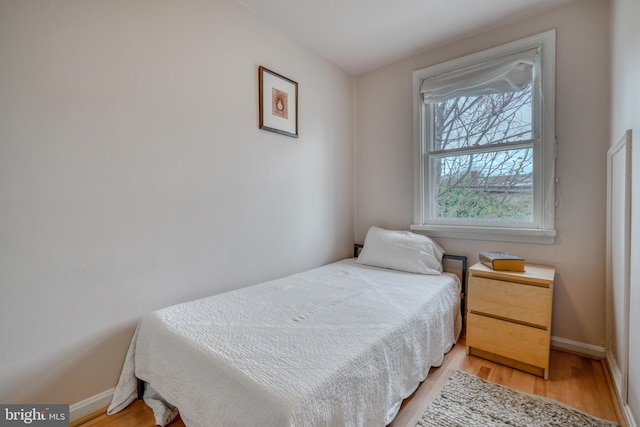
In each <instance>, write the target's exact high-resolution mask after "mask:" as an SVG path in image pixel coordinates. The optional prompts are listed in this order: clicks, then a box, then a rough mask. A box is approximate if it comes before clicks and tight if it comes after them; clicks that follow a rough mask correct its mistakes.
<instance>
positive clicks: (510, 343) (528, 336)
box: [467, 313, 551, 370]
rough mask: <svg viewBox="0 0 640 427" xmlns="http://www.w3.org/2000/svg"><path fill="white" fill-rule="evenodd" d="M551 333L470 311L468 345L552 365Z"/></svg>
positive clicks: (539, 364) (530, 361)
mask: <svg viewBox="0 0 640 427" xmlns="http://www.w3.org/2000/svg"><path fill="white" fill-rule="evenodd" d="M550 341H551V332H550V331H548V330H544V329H537V328H533V327H530V326H525V325H520V324H517V323H511V322H506V321H504V320H499V319H493V318H491V317H485V316H481V315H477V314H473V313H469V314H468V324H467V346H468V347H474V348H478V349H480V350H484V351H486V352H489V353H493V354H497V355H499V356H503V357H507V358H509V359H514V360H518V361H521V362H524V363H528V364H530V365H533V366H538V367H541V368H543V369H545V370H546V369H548V368H549V344H550Z"/></svg>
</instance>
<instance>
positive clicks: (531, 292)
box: [468, 277, 553, 328]
mask: <svg viewBox="0 0 640 427" xmlns="http://www.w3.org/2000/svg"><path fill="white" fill-rule="evenodd" d="M468 294H469V299H468V301H469V302H468V304H469V307H468V310H469V311H471V312H474V313H483V314H488V315H491V316H495V317H500V318H503V319H508V320H513V321H516V322H521V323H526V324H530V325H536V326H539V327H543V328H548V327H549V326H550V325H551V312H552V310H551V308H552V303H553V289H552V288H549V287H543V286H535V285H525V284H522V283H514V282H506V281H502V280H493V279H487V278H484V277H473V278H472V280H471V282H470V285H469V289H468Z"/></svg>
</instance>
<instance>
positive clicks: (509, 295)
mask: <svg viewBox="0 0 640 427" xmlns="http://www.w3.org/2000/svg"><path fill="white" fill-rule="evenodd" d="M554 276H555V268H553V267H549V266H544V265H532V264H526V266H525V272H524V273H515V272H510V271H497V270H492V269H490V268H488V267H486V266H484V265H483V264H481V263H478V264H476V265H474V266H473V267H471V268H469V284H468V289H467V295H468V300H467V354H471V355H474V356H479V357H482V358H485V359H489V360H492V361H494V362H498V363H501V364H503V365H508V366H511V367H513V368H516V369H520V370H522V371H526V372H530V373H532V374H535V375H538V376H541V377H544V379H549V350H550V346H551V311H552V307H553V280H554Z"/></svg>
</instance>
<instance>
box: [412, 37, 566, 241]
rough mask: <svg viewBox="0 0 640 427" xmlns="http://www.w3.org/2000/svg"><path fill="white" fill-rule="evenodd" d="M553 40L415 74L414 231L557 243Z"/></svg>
mask: <svg viewBox="0 0 640 427" xmlns="http://www.w3.org/2000/svg"><path fill="white" fill-rule="evenodd" d="M554 60H555V31H548V32H546V33H543V34H539V35H536V36H532V37H529V38H527V39H523V40H519V41H516V42H513V43H509V44H507V45H503V46H499V47H497V48H493V49H490V50H487V51H482V52H479V53H476V54H473V55H469V56H466V57H463V58H459V59H456V60H453V61H449V62H446V63H443V64H439V65H436V66H433V67H428V68H425V69H422V70H418V71H416V72H414V73H413V87H414V96H415V101H414V122H415V123H414V127H415V130H414V132H415V144H416V149H415V157H416V160H415V172H414V174H415V190H414V191H415V197H414V199H415V202H414V204H415V208H414V217H415V218H414V225H412V229H414V230H423V231H427V232H428V233H429V234H430V235H432V236H436V237H454V238H468V239H483V240H503V241H518V242H534V243H553V241H554V238H555V229H554V210H555V209H554V196H555V178H554V167H555V164H554V163H555V158H554V157H555V136H554V130H553V129H554V104H555V101H554V80H555V77H554V70H555V63H554Z"/></svg>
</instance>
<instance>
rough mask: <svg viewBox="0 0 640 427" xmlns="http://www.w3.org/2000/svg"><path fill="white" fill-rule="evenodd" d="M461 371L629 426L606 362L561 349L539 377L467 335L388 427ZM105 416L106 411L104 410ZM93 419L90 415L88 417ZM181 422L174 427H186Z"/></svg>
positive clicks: (104, 420)
mask: <svg viewBox="0 0 640 427" xmlns="http://www.w3.org/2000/svg"><path fill="white" fill-rule="evenodd" d="M456 369H460V370H463V371H466V372H469V373H471V374H474V375H477V376H479V377H481V378H484V379H487V380H489V381H492V382H495V383H498V384H502V385H505V386H508V387H512V388H514V389H517V390H521V391H524V392H527V393H531V394H537V395H541V396H546V397H549V398H552V399H555V400H558V401H560V402H563V403H565V404H567V405H570V406H572V407H574V408H577V409H580V410H582V411H585V412H588V413H590V414H592V415H595V416H597V417H600V418H604V419H607V420H612V421H617V422H618V423H619V424H620V425H621V426H624V420H623V419H622V416H620V415H619V414H620V412H619V408H618V405H617V404H615V403H614V400H613V398H612V388H611V385H610V381H609V378H608V374H607V372H606V367H605V365H604V362H602V361H600V360H594V359H589V358H585V357H581V356H578V355H575V354H570V353H565V352H562V351H558V350H552V351H551V368H550V373H549V380H548V381H545V380H544V379H542V378H538V377H535V376H533V375H531V374H527V373H524V372H520V371H517V370H514V369H511V368H507V367H506V366H502V365H498V364H496V363H493V362H489V361H486V360H484V359H480V358H477V357H474V356H467V354H466V348H465V341H464V337H462V338H461V339H460V341H459V342H458V343H457V344H456V345H455V347H454V348H453V349H452V350H451V351H450V352H449V353H448V354H447V355H446V357H445V360H444V363H443V365H442V366H441V367H439V368H433V369H431V372H430V373H429V376H428V377H427V379H426V380H425V381H424V382H423V383H422V384H421V385H420V387H418V389H417V390H416V391H415V393H414V394H413V395H412V396H410V397H409V398H408V399H406V400H405V401H404V403H403V405H402V407H401V409H400V412H399V413H398V415H397V416H396V418H395V420H394V421H393V422H392V423H391V424H390V425H389V427H407V426H411V427H415V425H416V422H417V420H418V418H419V417H420V415H422V412H423V410H424V408H425V407H426V406H427V405H428V404H429V403H430V402H431V401H433V400H434V399H435V398H436V396H437V395H438V392H439V391H440V389H441V388H442V386H443V385H444V383H445V382H446V380H447V379H448V378H449V376H451V374H452V373H453V372H454V371H455V370H456ZM103 412H104V411H103ZM96 415H97V417H95V415H94V417H95V418H93V419H90V420H89V421H85V422H82V421H80V422H76V423H72V426H74V427H75V426H82V427H103V426H104V427H107V426H108V427H146V426H154V425H155V424H154V419H153V414H152V412H151V410H150V409H149V408H147V406H146V405H145V404H144V403H143V402H142V401H136V402H134V403H132V404H131V405H130V406H129V407H128V408H126V409H125V410H124V411H122V412H120V413H118V414H115V415H111V416H107V415H104V414H96ZM88 418H90V417H88ZM183 426H184V423H183V422H182V421H181V420H180V419H177V420H175V421H174V422H172V423H171V424H170V427H183Z"/></svg>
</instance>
